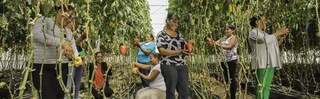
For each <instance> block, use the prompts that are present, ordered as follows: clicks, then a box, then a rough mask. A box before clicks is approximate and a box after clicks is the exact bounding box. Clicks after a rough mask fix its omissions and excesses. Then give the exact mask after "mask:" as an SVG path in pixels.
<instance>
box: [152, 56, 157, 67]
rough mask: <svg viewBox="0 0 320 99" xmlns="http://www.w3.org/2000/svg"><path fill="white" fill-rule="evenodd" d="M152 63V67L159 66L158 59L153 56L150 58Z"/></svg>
mask: <svg viewBox="0 0 320 99" xmlns="http://www.w3.org/2000/svg"><path fill="white" fill-rule="evenodd" d="M150 63H151V64H152V65H157V64H158V60H157V58H155V57H154V56H153V55H151V56H150Z"/></svg>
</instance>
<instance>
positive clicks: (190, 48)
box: [185, 43, 193, 53]
mask: <svg viewBox="0 0 320 99" xmlns="http://www.w3.org/2000/svg"><path fill="white" fill-rule="evenodd" d="M185 47H186V49H187V50H188V52H189V53H191V52H192V47H193V46H192V43H187V44H186V45H185Z"/></svg>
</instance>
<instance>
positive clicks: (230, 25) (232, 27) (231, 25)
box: [225, 23, 236, 30]
mask: <svg viewBox="0 0 320 99" xmlns="http://www.w3.org/2000/svg"><path fill="white" fill-rule="evenodd" d="M226 28H229V29H232V30H236V26H234V25H233V24H232V23H231V24H227V25H226V27H225V29H226Z"/></svg>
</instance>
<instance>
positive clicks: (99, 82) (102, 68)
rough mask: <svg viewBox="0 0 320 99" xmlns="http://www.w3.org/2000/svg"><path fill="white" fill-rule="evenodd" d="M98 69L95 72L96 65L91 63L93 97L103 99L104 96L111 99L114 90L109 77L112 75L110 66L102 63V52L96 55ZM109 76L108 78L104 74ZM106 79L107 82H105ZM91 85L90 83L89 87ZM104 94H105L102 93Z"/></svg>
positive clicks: (90, 75) (90, 74)
mask: <svg viewBox="0 0 320 99" xmlns="http://www.w3.org/2000/svg"><path fill="white" fill-rule="evenodd" d="M95 58H96V64H95V65H97V68H96V70H95V72H93V71H94V64H93V63H90V65H89V67H88V68H89V80H91V77H92V74H93V79H92V83H93V84H92V90H91V91H92V95H93V96H94V98H95V99H103V97H104V96H103V95H105V96H106V97H110V96H111V95H112V94H113V90H112V89H111V88H110V86H109V81H108V76H110V75H112V72H111V69H108V68H110V66H108V65H107V63H106V62H102V59H103V55H102V53H101V52H97V53H96V54H95ZM106 73H107V74H108V76H107V77H105V76H104V74H106ZM105 79H106V80H105ZM90 85H91V83H89V87H91V86H90ZM103 88H104V89H103ZM102 92H103V93H102Z"/></svg>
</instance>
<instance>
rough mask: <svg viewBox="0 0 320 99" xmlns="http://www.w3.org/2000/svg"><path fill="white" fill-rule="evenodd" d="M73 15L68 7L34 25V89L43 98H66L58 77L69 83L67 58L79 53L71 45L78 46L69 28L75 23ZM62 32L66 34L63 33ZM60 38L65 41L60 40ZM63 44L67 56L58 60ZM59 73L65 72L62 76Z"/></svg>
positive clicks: (38, 20)
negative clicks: (70, 24)
mask: <svg viewBox="0 0 320 99" xmlns="http://www.w3.org/2000/svg"><path fill="white" fill-rule="evenodd" d="M62 10H64V12H63V11H62ZM64 14H65V16H64ZM74 16H75V10H74V9H73V7H71V6H68V7H67V8H66V7H64V9H61V8H60V9H59V10H58V11H57V14H56V15H55V16H54V17H52V18H46V17H41V18H39V19H37V21H36V22H35V24H34V26H33V35H34V37H33V39H34V42H33V43H34V46H35V47H34V48H35V49H34V52H35V53H34V62H33V69H34V71H33V72H32V80H33V84H34V86H35V88H36V89H37V90H38V91H39V97H40V99H41V98H46V99H63V97H64V93H63V91H62V88H61V86H60V83H61V82H59V80H58V79H57V78H62V80H63V83H66V81H67V76H66V74H67V72H68V61H69V60H68V59H71V58H73V56H74V53H73V52H76V51H75V50H74V49H73V48H72V45H75V40H74V39H73V37H72V32H71V30H70V29H69V28H67V27H66V26H67V25H68V24H69V23H71V22H72V20H73V17H74ZM62 21H63V23H62ZM62 30H63V33H61V31H62ZM60 36H63V37H64V38H63V39H60ZM60 42H61V43H62V49H63V53H64V55H65V56H63V57H62V59H61V60H60V61H58V57H59V53H60V49H59V45H60ZM59 62H61V63H62V68H58V67H57V66H59V65H57V64H58V63H59ZM55 68H57V69H55ZM58 71H63V72H62V74H61V72H58ZM58 75H60V76H58Z"/></svg>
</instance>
